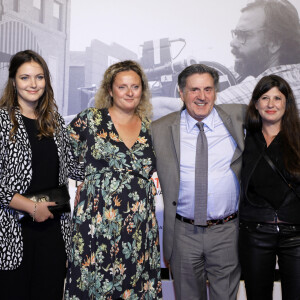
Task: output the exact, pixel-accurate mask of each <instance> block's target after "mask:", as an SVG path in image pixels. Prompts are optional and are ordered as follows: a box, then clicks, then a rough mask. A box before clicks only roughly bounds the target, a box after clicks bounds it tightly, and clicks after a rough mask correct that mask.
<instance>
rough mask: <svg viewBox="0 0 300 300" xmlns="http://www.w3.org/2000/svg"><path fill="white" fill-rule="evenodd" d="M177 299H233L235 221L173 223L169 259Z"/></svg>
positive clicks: (236, 276)
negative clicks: (194, 223) (203, 224)
mask: <svg viewBox="0 0 300 300" xmlns="http://www.w3.org/2000/svg"><path fill="white" fill-rule="evenodd" d="M170 265H171V271H172V274H173V278H174V287H175V294H176V300H206V299H207V295H206V290H207V289H206V287H207V280H208V282H209V299H210V300H221V299H222V300H235V299H236V296H237V292H238V288H239V281H240V266H239V262H238V219H234V220H232V221H229V222H227V223H225V224H220V225H214V226H211V227H197V226H194V225H192V224H188V223H184V222H182V221H180V220H177V219H176V221H175V236H174V245H173V252H172V256H171V259H170Z"/></svg>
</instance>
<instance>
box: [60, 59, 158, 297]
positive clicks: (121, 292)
mask: <svg viewBox="0 0 300 300" xmlns="http://www.w3.org/2000/svg"><path fill="white" fill-rule="evenodd" d="M95 103H96V108H89V109H86V110H84V111H83V112H81V113H80V114H79V115H78V116H77V117H76V118H75V119H74V120H73V121H72V122H71V124H70V126H69V130H70V136H71V139H72V145H73V151H74V153H75V155H76V156H77V157H82V159H83V163H84V166H85V173H86V176H85V180H84V182H83V185H82V188H81V191H80V200H79V202H78V204H77V205H76V207H75V209H74V216H73V235H72V252H71V257H70V260H69V270H68V275H67V281H66V293H65V299H66V300H69V299H72V300H75V299H80V300H83V299H99V300H100V299H137V300H139V299H161V298H162V292H161V280H160V252H159V239H158V226H157V221H156V217H155V203H154V195H155V187H154V184H153V181H152V180H151V175H152V173H153V171H154V169H155V155H154V152H153V148H152V143H151V136H150V134H149V125H150V124H149V119H148V117H149V115H150V113H151V104H150V102H149V89H148V84H147V79H146V77H145V74H144V73H143V71H142V69H141V67H140V66H139V65H138V64H137V63H136V62H133V61H124V62H119V63H116V64H114V65H112V66H110V67H109V68H108V69H107V70H106V72H105V74H104V79H103V81H102V84H101V87H100V89H99V91H98V92H97V94H96V97H95Z"/></svg>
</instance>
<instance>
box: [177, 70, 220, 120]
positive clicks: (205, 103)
mask: <svg viewBox="0 0 300 300" xmlns="http://www.w3.org/2000/svg"><path fill="white" fill-rule="evenodd" d="M179 94H180V98H181V100H182V101H183V102H184V103H185V106H186V109H187V111H188V113H189V115H190V116H191V117H193V118H194V119H195V120H197V121H202V120H203V119H204V118H206V117H207V116H208V115H209V114H210V112H211V111H212V109H213V107H214V103H215V100H216V89H215V86H214V80H213V78H212V76H211V75H210V74H209V73H203V74H198V73H196V74H193V75H190V76H189V77H187V79H186V85H185V88H184V89H183V91H179Z"/></svg>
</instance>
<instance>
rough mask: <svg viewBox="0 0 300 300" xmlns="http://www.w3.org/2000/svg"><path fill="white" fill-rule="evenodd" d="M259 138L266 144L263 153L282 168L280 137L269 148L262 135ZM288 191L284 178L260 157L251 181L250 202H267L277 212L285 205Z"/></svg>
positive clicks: (249, 189)
mask: <svg viewBox="0 0 300 300" xmlns="http://www.w3.org/2000/svg"><path fill="white" fill-rule="evenodd" d="M257 138H258V139H259V140H260V141H261V142H262V143H265V147H264V150H263V151H265V153H266V154H267V155H268V156H269V158H270V159H271V160H272V162H273V163H274V164H276V166H278V165H279V166H280V168H282V167H283V158H282V153H281V148H280V140H281V138H280V135H277V136H276V137H275V139H274V140H273V141H272V143H271V144H270V145H269V146H268V147H267V146H266V142H265V139H264V137H263V134H262V133H260V134H258V135H257ZM287 190H288V187H287V185H286V183H285V182H284V181H283V180H282V178H281V177H280V176H279V175H278V174H277V173H276V172H275V171H274V170H273V169H272V168H271V166H270V165H269V164H268V163H267V161H266V160H265V158H264V157H260V159H259V161H258V163H257V165H256V167H255V169H254V171H253V173H252V176H251V177H250V180H249V186H248V198H249V200H252V201H254V202H258V203H264V202H265V201H267V202H268V203H269V204H270V205H271V206H272V207H273V208H274V209H276V210H277V209H278V208H279V207H280V206H281V204H282V203H283V200H284V197H285V194H286V192H287Z"/></svg>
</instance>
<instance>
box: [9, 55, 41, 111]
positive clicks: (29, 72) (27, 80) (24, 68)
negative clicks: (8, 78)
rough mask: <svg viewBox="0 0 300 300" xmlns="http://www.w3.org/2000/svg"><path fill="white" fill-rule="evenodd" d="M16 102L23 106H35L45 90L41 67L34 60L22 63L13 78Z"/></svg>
mask: <svg viewBox="0 0 300 300" xmlns="http://www.w3.org/2000/svg"><path fill="white" fill-rule="evenodd" d="M14 86H15V88H16V91H17V97H18V103H19V106H20V107H21V108H22V107H24V106H30V107H33V108H34V107H36V106H37V104H38V101H39V99H40V98H41V97H42V95H43V94H44V91H45V86H46V82H45V77H44V71H43V69H42V67H41V66H40V65H39V64H38V63H36V62H35V61H31V62H26V63H24V64H22V65H21V66H20V67H19V69H18V71H17V73H16V77H15V80H14Z"/></svg>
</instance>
